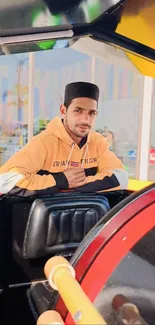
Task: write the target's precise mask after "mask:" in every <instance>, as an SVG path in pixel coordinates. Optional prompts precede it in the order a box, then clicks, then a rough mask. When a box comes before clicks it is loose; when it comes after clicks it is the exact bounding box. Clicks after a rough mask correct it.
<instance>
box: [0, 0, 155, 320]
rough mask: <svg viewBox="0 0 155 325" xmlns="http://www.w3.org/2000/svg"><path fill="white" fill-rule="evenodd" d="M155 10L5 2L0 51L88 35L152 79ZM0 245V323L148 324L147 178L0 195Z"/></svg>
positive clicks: (153, 194) (150, 205)
mask: <svg viewBox="0 0 155 325" xmlns="http://www.w3.org/2000/svg"><path fill="white" fill-rule="evenodd" d="M154 16H155V2H154V1H153V0H150V1H149V0H148V1H147V0H146V1H144V0H143V1H142V0H127V1H124V0H121V1H118V0H81V1H80V0H57V1H55V0H25V1H21V0H14V1H13V2H12V4H10V1H8V0H5V1H1V3H0V21H1V29H0V48H1V49H0V54H1V55H4V54H13V53H21V52H22V53H23V52H32V51H41V50H49V49H53V50H54V48H58V47H67V46H73V45H75V46H76V43H77V44H84V40H90V41H93V43H92V44H96V43H97V44H103V43H104V44H105V46H107V49H108V48H109V51H110V48H111V47H112V48H113V49H114V50H115V51H116V53H117V52H118V49H121V50H122V51H123V52H124V53H125V55H126V56H127V57H128V59H129V60H131V62H132V63H133V64H134V65H135V66H136V67H137V69H138V70H139V71H140V72H141V73H142V74H144V75H148V76H150V77H155V36H154V35H155V20H154ZM78 42H82V43H78ZM87 44H88V43H87V42H86V46H87ZM0 245H1V246H0V249H1V255H0V257H1V259H0V308H1V311H0V321H1V323H2V322H5V323H6V324H9V323H15V324H23V325H28V324H29V325H33V324H36V323H37V324H38V325H43V324H44V325H45V324H48V325H49V324H72V323H75V324H83V325H84V324H106V323H107V324H109V325H110V324H127V325H128V324H150V325H151V324H154V323H155V185H154V184H151V185H150V186H149V187H146V188H144V189H142V190H141V191H138V192H132V191H130V190H124V191H122V190H121V191H114V192H105V193H86V194H82V195H81V194H80V193H73V192H72V193H59V194H56V195H52V196H45V197H43V196H39V197H29V198H22V197H12V196H8V195H4V196H1V197H0ZM44 266H45V268H44Z"/></svg>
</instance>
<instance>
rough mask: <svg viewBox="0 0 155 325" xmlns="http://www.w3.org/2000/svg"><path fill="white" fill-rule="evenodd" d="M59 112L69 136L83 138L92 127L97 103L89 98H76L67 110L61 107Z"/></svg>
mask: <svg viewBox="0 0 155 325" xmlns="http://www.w3.org/2000/svg"><path fill="white" fill-rule="evenodd" d="M60 111H61V116H62V118H63V120H64V125H65V127H66V129H67V130H68V133H69V134H70V136H72V135H73V136H75V137H77V138H84V137H85V136H87V135H88V133H89V132H90V130H91V129H92V128H93V126H94V123H95V119H96V116H97V102H96V101H95V100H93V99H90V98H76V99H73V100H72V102H71V104H70V106H69V107H68V108H66V107H65V106H64V105H62V106H61V108H60Z"/></svg>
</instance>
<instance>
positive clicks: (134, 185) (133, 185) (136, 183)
mask: <svg viewBox="0 0 155 325" xmlns="http://www.w3.org/2000/svg"><path fill="white" fill-rule="evenodd" d="M151 184H153V182H150V181H140V180H136V179H129V184H128V190H130V191H139V190H141V189H143V188H145V187H147V186H149V185H151Z"/></svg>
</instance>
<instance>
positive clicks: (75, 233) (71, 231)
mask: <svg viewBox="0 0 155 325" xmlns="http://www.w3.org/2000/svg"><path fill="white" fill-rule="evenodd" d="M109 209H110V206H109V203H108V200H107V199H106V198H105V197H104V196H102V195H93V197H92V194H90V195H89V194H86V195H82V197H81V196H80V195H72V196H70V197H67V198H66V197H65V196H64V197H63V196H62V197H61V199H60V197H55V198H52V197H51V198H44V199H43V198H42V199H36V200H35V201H34V202H33V204H32V207H31V209H30V212H29V216H28V221H27V225H26V229H25V234H24V240H23V242H22V245H21V244H20V245H21V246H20V247H18V250H20V252H21V254H22V256H23V257H24V258H28V259H35V258H39V257H43V256H47V255H55V254H60V253H63V252H72V251H73V252H74V251H75V249H76V248H77V247H78V245H79V243H80V242H81V241H82V240H83V238H84V237H85V236H86V235H87V233H88V232H89V231H90V230H91V229H92V228H93V226H94V225H95V224H96V223H97V222H98V221H99V220H100V218H102V217H103V216H104V215H105V214H106V213H107V212H108V210H109ZM17 245H18V243H16V246H17ZM18 246H19V245H18Z"/></svg>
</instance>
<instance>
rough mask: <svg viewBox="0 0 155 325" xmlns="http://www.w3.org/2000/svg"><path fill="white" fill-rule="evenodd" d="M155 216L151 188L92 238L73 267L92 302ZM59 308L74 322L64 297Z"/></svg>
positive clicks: (138, 196)
mask: <svg viewBox="0 0 155 325" xmlns="http://www.w3.org/2000/svg"><path fill="white" fill-rule="evenodd" d="M148 216H149V217H148ZM154 216H155V188H154V187H152V188H150V189H146V192H144V193H142V195H137V198H133V199H131V202H129V203H128V204H127V205H125V206H124V207H123V208H122V209H121V210H120V211H118V212H117V213H116V214H114V215H113V217H112V218H111V219H110V220H109V222H107V223H106V224H105V225H103V226H102V228H101V230H100V231H99V232H98V234H97V235H96V236H95V237H94V238H92V241H91V243H90V244H89V245H88V247H87V248H86V249H85V251H84V253H83V254H82V255H81V257H80V258H79V259H78V261H77V263H76V264H75V266H74V267H75V271H76V278H77V280H78V281H79V282H80V283H81V286H82V288H83V289H84V291H85V293H86V294H87V295H88V297H89V299H90V300H91V301H94V300H95V298H96V297H97V295H98V294H99V293H100V291H101V290H102V289H103V286H104V285H105V283H106V281H107V280H108V279H109V277H110V275H111V273H112V272H113V270H114V269H115V268H116V266H117V265H118V264H119V262H120V261H121V260H122V259H123V257H124V256H125V255H126V254H127V253H128V252H129V250H130V249H131V248H132V247H133V246H134V245H135V244H136V242H137V241H138V240H139V239H140V238H142V237H143V236H144V235H145V234H146V233H147V232H148V231H149V230H150V229H152V228H153V227H154V226H155V217H154ZM133 229H134V231H133ZM103 263H104V265H103V267H102V264H103ZM90 283H91V285H90ZM56 310H57V311H59V312H60V313H61V315H62V316H63V317H64V318H65V319H66V324H71V323H72V324H73V323H74V322H73V320H72V318H71V316H70V314H69V313H68V312H67V309H66V307H65V305H64V303H63V301H62V300H61V298H59V300H58V302H57V305H56Z"/></svg>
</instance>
